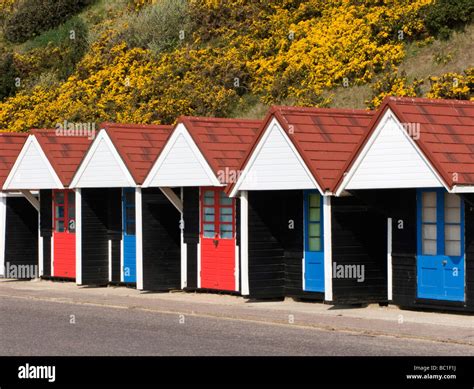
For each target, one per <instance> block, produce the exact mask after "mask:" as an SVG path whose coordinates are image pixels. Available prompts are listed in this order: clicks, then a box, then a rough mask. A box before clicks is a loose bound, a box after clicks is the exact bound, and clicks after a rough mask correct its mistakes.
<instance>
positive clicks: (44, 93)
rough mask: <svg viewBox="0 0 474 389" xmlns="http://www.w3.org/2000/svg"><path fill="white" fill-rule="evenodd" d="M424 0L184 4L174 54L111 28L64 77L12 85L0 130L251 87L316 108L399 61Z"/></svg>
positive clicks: (201, 102)
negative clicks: (329, 94) (186, 20)
mask: <svg viewBox="0 0 474 389" xmlns="http://www.w3.org/2000/svg"><path fill="white" fill-rule="evenodd" d="M150 2H151V1H141V0H135V1H134V3H133V4H134V6H135V7H136V8H137V9H139V8H141V7H142V6H145V5H146V4H148V3H150ZM430 3H431V0H398V1H395V0H385V1H383V2H381V1H378V0H367V1H357V0H334V1H324V0H310V1H296V0H276V1H273V2H268V1H263V0H257V1H250V0H235V1H225V0H190V1H189V4H190V12H191V14H192V19H193V20H195V22H196V25H195V26H194V30H193V33H192V36H189V37H187V39H186V41H184V42H182V44H180V45H179V46H178V47H176V48H175V49H174V50H171V51H168V52H163V53H160V54H159V55H154V54H153V53H152V52H151V51H150V50H149V49H147V48H131V47H127V45H126V44H125V43H123V42H121V41H120V40H117V39H118V38H117V37H119V36H120V34H119V32H118V31H115V30H114V27H111V28H110V30H108V31H107V32H106V33H105V34H103V35H102V36H100V37H99V38H98V39H97V40H96V41H95V43H93V44H92V46H91V48H90V50H89V52H88V53H87V54H86V56H85V57H84V58H83V59H82V61H81V62H80V63H79V64H78V65H77V68H76V71H75V72H74V74H73V75H72V76H71V77H69V78H68V79H67V80H66V81H64V82H62V83H60V84H59V85H57V86H55V87H52V88H45V87H44V86H36V87H34V88H33V89H30V90H20V91H19V92H18V93H17V94H16V95H15V96H13V97H11V98H8V99H6V100H5V101H3V102H2V103H0V129H3V130H4V129H9V130H13V131H21V130H27V129H29V128H31V127H45V126H53V125H55V123H58V122H62V121H63V120H77V121H102V120H114V121H130V122H136V123H171V122H173V121H174V120H175V119H176V117H177V116H179V115H183V114H188V115H216V116H223V115H228V114H229V113H230V112H232V110H233V109H234V108H235V106H236V105H238V104H239V102H240V101H241V96H243V95H245V94H249V93H250V94H253V95H257V96H259V97H260V98H261V100H262V101H263V102H265V103H280V102H285V101H291V102H292V103H295V104H304V105H324V104H327V103H328V100H326V99H323V98H322V97H321V94H322V92H323V90H325V89H331V88H334V87H337V86H339V85H342V84H343V83H349V84H350V85H357V84H363V83H367V82H370V81H371V80H373V78H374V76H375V75H376V74H377V73H378V72H380V71H383V70H385V69H386V68H387V67H389V66H391V65H392V64H397V63H399V62H400V61H401V60H402V59H403V57H404V42H405V41H406V40H407V39H413V38H415V37H418V36H422V34H424V26H423V22H422V19H421V16H420V11H421V10H422V9H423V7H425V6H426V5H428V4H430ZM22 61H23V62H24V63H28V60H26V59H25V58H22ZM30 62H31V66H34V61H30ZM397 90H398V88H396V89H395V92H396V91H397Z"/></svg>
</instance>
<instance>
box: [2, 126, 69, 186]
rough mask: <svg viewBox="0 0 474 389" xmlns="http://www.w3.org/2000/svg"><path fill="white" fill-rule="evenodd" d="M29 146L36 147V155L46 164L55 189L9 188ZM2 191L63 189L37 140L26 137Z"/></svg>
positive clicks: (31, 136)
mask: <svg viewBox="0 0 474 389" xmlns="http://www.w3.org/2000/svg"><path fill="white" fill-rule="evenodd" d="M30 145H33V147H36V149H37V150H38V153H39V154H40V157H41V159H42V160H43V162H44V163H45V164H46V166H47V167H48V170H49V173H50V174H51V176H52V178H53V181H54V182H55V185H56V186H55V187H54V188H20V187H13V186H11V182H12V181H13V179H14V177H15V174H16V173H17V171H18V169H19V168H20V166H21V164H22V162H23V159H24V158H25V156H26V152H27V151H28V148H29V147H30ZM3 189H4V190H12V189H64V186H63V184H62V182H61V180H60V179H59V177H58V175H57V173H56V171H55V170H54V168H53V166H52V165H51V162H49V159H48V157H47V156H46V154H45V153H44V151H43V148H42V147H41V145H40V144H39V142H38V139H36V137H35V136H34V135H30V136H28V139H27V140H26V142H25V144H24V145H23V148H22V149H21V152H20V154H19V155H18V158H17V159H16V161H15V164H14V165H13V167H12V169H11V170H10V174H8V177H7V179H6V181H5V184H4V185H3Z"/></svg>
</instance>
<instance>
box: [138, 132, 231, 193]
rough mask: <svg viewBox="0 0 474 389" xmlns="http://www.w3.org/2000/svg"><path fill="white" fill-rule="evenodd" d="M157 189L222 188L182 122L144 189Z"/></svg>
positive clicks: (155, 164) (150, 174) (151, 172)
mask: <svg viewBox="0 0 474 389" xmlns="http://www.w3.org/2000/svg"><path fill="white" fill-rule="evenodd" d="M157 186H159V187H160V186H163V187H175V186H181V187H183V186H222V184H221V183H220V182H219V180H218V179H217V177H216V174H215V173H214V171H213V170H212V169H211V167H210V166H209V163H208V162H207V161H206V158H205V157H204V155H203V154H202V153H201V151H200V150H199V148H198V147H197V145H196V143H195V142H194V140H193V138H192V137H191V135H190V133H189V131H188V130H187V129H186V126H185V125H184V124H183V123H180V124H178V126H177V127H176V128H175V129H174V131H173V133H172V134H171V137H170V138H169V140H168V142H167V143H166V145H165V147H164V148H163V150H162V152H161V154H160V156H159V157H158V159H157V160H156V162H155V163H154V165H153V167H152V169H151V170H150V173H149V174H148V177H147V178H146V179H145V182H144V183H143V186H142V187H143V188H148V187H157Z"/></svg>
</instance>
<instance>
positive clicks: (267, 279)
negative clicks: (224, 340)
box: [248, 190, 324, 300]
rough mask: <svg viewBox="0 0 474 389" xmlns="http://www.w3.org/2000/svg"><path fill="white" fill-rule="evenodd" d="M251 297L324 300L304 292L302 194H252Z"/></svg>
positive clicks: (250, 225) (250, 210)
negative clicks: (290, 297)
mask: <svg viewBox="0 0 474 389" xmlns="http://www.w3.org/2000/svg"><path fill="white" fill-rule="evenodd" d="M248 199H249V227H248V228H249V232H248V233H249V253H248V256H249V289H250V290H249V293H250V297H252V298H280V297H284V296H292V297H304V298H310V299H316V300H321V299H322V298H323V297H324V295H323V294H322V293H311V292H305V291H303V256H304V253H303V251H304V244H303V191H298V190H294V191H249V192H248Z"/></svg>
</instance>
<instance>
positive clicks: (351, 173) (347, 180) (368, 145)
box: [335, 109, 450, 196]
mask: <svg viewBox="0 0 474 389" xmlns="http://www.w3.org/2000/svg"><path fill="white" fill-rule="evenodd" d="M389 120H393V121H394V123H395V125H396V126H397V128H398V130H400V131H401V132H402V134H404V135H405V137H406V138H407V139H408V141H409V142H410V143H411V145H412V146H413V148H414V149H415V151H416V152H417V153H418V155H419V156H420V157H421V158H422V159H423V161H424V162H425V163H426V165H427V166H428V168H429V169H430V170H431V172H432V173H433V174H434V176H435V177H436V179H437V180H438V181H439V182H440V184H441V185H440V186H441V187H444V188H445V189H446V190H447V191H448V192H450V188H449V187H447V186H446V185H445V183H444V182H443V180H442V178H441V176H440V175H439V174H438V172H437V170H436V169H435V168H434V167H433V166H432V164H431V163H430V161H429V160H428V159H427V158H426V156H425V154H424V153H423V152H422V151H421V150H420V148H419V147H418V145H417V144H416V142H415V141H414V140H413V139H412V137H411V136H409V134H407V132H406V131H404V130H403V128H402V126H401V123H400V121H399V120H398V118H397V117H396V115H395V114H394V113H393V112H392V110H390V109H388V110H387V112H385V113H384V116H383V117H382V120H380V121H379V123H378V124H377V128H376V129H375V131H374V132H373V133H372V135H371V136H370V138H369V140H368V141H367V143H366V144H365V146H364V148H363V149H362V152H361V153H360V154H359V155H358V157H357V158H356V160H355V162H354V164H353V165H352V166H351V168H350V170H349V171H348V172H347V173H345V176H344V179H343V180H342V182H341V184H340V185H339V187H338V188H337V189H336V193H335V194H336V196H341V194H342V192H343V191H344V190H345V189H346V187H347V185H348V184H349V183H350V181H351V180H352V177H353V176H354V174H355V173H356V172H357V169H358V168H359V166H360V165H361V163H362V161H363V160H364V158H365V156H366V155H367V153H368V152H369V151H370V149H371V148H372V145H373V144H374V143H375V141H376V140H377V138H378V136H379V135H380V133H381V132H382V130H383V128H385V126H386V125H387V122H388V121H389ZM395 188H396V187H394V188H382V189H395ZM366 189H381V188H378V187H373V188H366Z"/></svg>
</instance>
